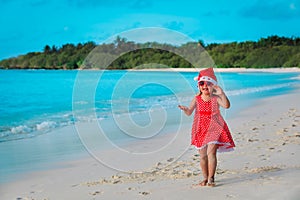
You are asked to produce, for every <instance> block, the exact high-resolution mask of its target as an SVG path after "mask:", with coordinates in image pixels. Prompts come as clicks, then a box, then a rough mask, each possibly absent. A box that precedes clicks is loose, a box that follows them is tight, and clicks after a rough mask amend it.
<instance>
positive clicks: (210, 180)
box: [207, 178, 216, 187]
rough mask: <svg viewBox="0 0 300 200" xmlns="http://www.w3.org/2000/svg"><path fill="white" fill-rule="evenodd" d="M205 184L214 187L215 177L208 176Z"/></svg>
mask: <svg viewBox="0 0 300 200" xmlns="http://www.w3.org/2000/svg"><path fill="white" fill-rule="evenodd" d="M207 186H210V187H215V186H216V183H215V179H214V178H209V179H208V182H207Z"/></svg>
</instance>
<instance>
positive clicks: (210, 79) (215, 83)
mask: <svg viewBox="0 0 300 200" xmlns="http://www.w3.org/2000/svg"><path fill="white" fill-rule="evenodd" d="M196 80H197V79H196ZM200 81H207V82H211V83H213V84H214V85H218V82H217V81H215V80H214V79H213V78H210V77H209V76H201V78H200V80H199V81H198V82H200Z"/></svg>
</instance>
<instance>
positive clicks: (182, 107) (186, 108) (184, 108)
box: [178, 105, 188, 111]
mask: <svg viewBox="0 0 300 200" xmlns="http://www.w3.org/2000/svg"><path fill="white" fill-rule="evenodd" d="M178 108H180V109H181V110H183V111H187V110H188V107H186V106H182V105H178Z"/></svg>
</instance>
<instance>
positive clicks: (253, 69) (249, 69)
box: [128, 67, 300, 73]
mask: <svg viewBox="0 0 300 200" xmlns="http://www.w3.org/2000/svg"><path fill="white" fill-rule="evenodd" d="M201 69H204V68H160V69H128V71H176V72H198V71H200V70H201ZM214 71H215V72H272V73H283V72H300V68H298V67H291V68H214Z"/></svg>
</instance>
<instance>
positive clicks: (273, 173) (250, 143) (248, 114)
mask: <svg viewBox="0 0 300 200" xmlns="http://www.w3.org/2000/svg"><path fill="white" fill-rule="evenodd" d="M297 70H299V69H297ZM273 72H274V71H273ZM299 99H300V89H298V90H296V91H294V92H293V93H291V94H285V95H281V96H275V97H272V98H268V99H264V100H262V101H260V102H257V104H256V105H255V106H253V107H251V108H249V109H248V110H243V111H241V112H240V113H238V115H237V116H236V117H235V118H233V119H230V120H227V123H228V125H229V127H230V129H231V132H232V135H233V138H234V140H235V143H236V148H235V151H233V152H230V153H222V154H218V161H219V162H218V167H217V174H216V184H217V186H216V187H213V188H212V187H207V186H206V187H199V186H193V184H197V183H198V182H199V181H200V180H201V179H202V176H201V171H200V167H199V156H198V154H197V151H196V150H195V149H194V148H192V147H190V148H188V150H187V151H185V153H184V154H183V155H182V156H181V157H180V158H178V157H179V156H180V155H178V154H179V153H180V152H182V151H183V149H166V150H165V151H161V152H163V153H161V152H160V153H158V154H155V157H153V158H150V160H149V162H146V161H143V160H142V159H141V162H132V161H131V160H128V158H126V157H122V156H118V154H117V152H113V151H112V150H106V151H104V152H102V155H106V156H107V157H106V158H105V159H108V161H109V159H111V160H113V163H114V164H117V165H119V166H120V167H119V168H120V169H124V168H126V169H128V168H130V167H132V169H139V170H140V169H144V171H146V172H145V173H122V172H119V171H117V170H114V169H111V168H109V167H107V166H105V165H104V164H102V163H101V162H99V161H98V160H96V159H95V158H93V157H92V156H91V155H90V154H88V153H87V152H83V153H82V154H83V155H80V156H78V158H75V159H74V160H68V161H62V162H61V163H58V164H56V165H55V166H54V167H51V168H50V169H45V170H39V171H34V172H31V173H29V174H26V175H20V176H19V177H18V178H17V179H16V180H14V181H11V182H7V183H3V184H1V185H0V199H3V200H10V199H18V200H21V199H298V198H299V195H300V183H299V177H300V160H299V158H298V156H299V154H300V149H299V145H300V104H299ZM233 106H234V105H233ZM88 127H89V126H87V129H86V130H87V131H92V130H89V129H88ZM182 131H183V133H184V134H186V139H185V140H183V141H182V142H183V143H186V144H188V142H189V141H188V140H189V138H190V125H188V126H185V127H182ZM57 132H61V133H62V132H63V133H64V135H73V134H76V130H75V128H74V127H72V126H69V127H64V128H61V129H59V130H57ZM57 134H59V133H57ZM49 135H50V134H49ZM40 137H47V136H46V135H44V136H40ZM65 137H67V136H65ZM169 137H170V136H169V135H167V136H164V137H159V138H155V139H153V140H145V141H144V142H143V143H142V145H140V146H139V145H137V146H135V147H132V148H137V149H138V148H141V150H142V149H143V148H147V146H149V145H153V144H157V145H158V146H159V144H161V143H164V142H165V140H168V139H170V138H169ZM62 144H63V143H62ZM184 146H185V145H183V147H184ZM128 148H129V151H130V147H128ZM180 148H182V147H180ZM135 151H136V149H135ZM151 159H153V160H151ZM152 161H153V162H152ZM133 171H135V172H136V171H137V170H133ZM140 171H142V170H140Z"/></svg>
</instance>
